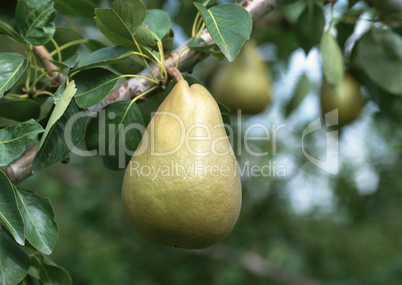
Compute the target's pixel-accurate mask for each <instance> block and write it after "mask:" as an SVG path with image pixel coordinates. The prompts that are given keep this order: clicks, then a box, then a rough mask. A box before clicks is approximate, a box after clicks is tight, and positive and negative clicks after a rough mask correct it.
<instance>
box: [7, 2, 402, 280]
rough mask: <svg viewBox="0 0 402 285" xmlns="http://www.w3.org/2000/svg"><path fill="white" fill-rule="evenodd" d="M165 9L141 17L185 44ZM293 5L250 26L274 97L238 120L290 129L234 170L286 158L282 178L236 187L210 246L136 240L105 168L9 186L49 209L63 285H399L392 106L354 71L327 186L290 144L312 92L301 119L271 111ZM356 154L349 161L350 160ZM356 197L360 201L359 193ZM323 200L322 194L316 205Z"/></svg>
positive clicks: (64, 171)
mask: <svg viewBox="0 0 402 285" xmlns="http://www.w3.org/2000/svg"><path fill="white" fill-rule="evenodd" d="M104 2H107V1H104ZM173 2H174V3H173ZM173 2H172V1H157V0H149V1H144V3H146V5H147V7H148V8H166V5H168V4H169V3H170V5H171V4H172V3H173V4H175V5H177V7H178V10H177V11H176V12H177V14H175V15H171V16H172V18H173V20H174V21H175V23H176V24H177V25H180V26H181V28H182V29H183V30H184V32H185V33H189V32H190V29H191V24H192V21H193V18H194V17H193V16H194V15H195V13H196V10H195V8H194V7H193V6H192V4H191V5H190V2H188V3H187V2H186V1H173ZM301 2H303V1H297V3H295V4H293V5H294V9H287V8H286V7H282V6H279V7H278V9H277V10H276V11H274V12H273V13H272V14H271V16H269V17H268V18H264V19H262V20H261V21H260V22H258V23H256V25H255V27H256V30H255V31H254V37H255V38H256V39H257V41H258V42H259V43H260V44H267V43H268V44H271V45H275V46H277V47H276V54H275V56H276V57H275V60H274V61H275V62H273V66H272V67H273V73H274V77H275V79H276V85H275V87H276V88H277V90H280V91H277V92H276V93H275V98H274V105H273V106H272V107H271V108H270V109H269V110H266V112H264V113H263V114H260V115H258V116H255V117H243V119H242V121H241V124H245V125H247V124H248V123H252V122H263V123H264V124H267V125H269V124H271V123H281V122H286V123H287V125H288V127H289V128H290V129H288V131H286V132H285V136H281V137H280V138H279V139H278V147H277V148H278V154H277V156H274V157H273V156H268V157H265V158H262V159H261V158H255V157H254V158H251V157H248V156H247V155H246V154H244V153H243V154H242V155H239V163H240V165H241V166H243V165H244V163H245V161H251V162H252V163H253V164H257V165H265V164H266V163H267V161H269V160H271V159H278V157H279V158H280V157H290V158H291V162H289V169H287V171H288V172H287V176H285V177H255V178H251V177H243V183H242V185H243V206H242V212H241V214H240V217H239V221H238V223H237V225H236V226H235V228H234V230H233V232H232V233H231V234H230V235H229V236H228V237H227V238H225V239H224V240H223V242H222V243H221V244H219V245H217V246H215V247H213V248H212V249H208V250H204V251H188V250H182V249H176V248H167V247H161V246H157V245H154V244H152V243H150V242H148V241H147V240H146V239H144V238H143V237H141V236H140V235H139V234H138V233H137V232H136V231H135V230H134V229H133V228H132V227H131V225H130V224H129V222H128V220H127V218H126V217H125V214H124V211H123V207H122V204H121V200H120V199H121V198H120V192H121V183H122V178H123V174H124V173H123V172H121V171H120V172H114V171H110V170H107V169H105V168H104V166H103V163H102V160H101V158H100V157H92V158H82V157H77V156H74V155H72V156H71V162H70V163H69V164H68V165H63V164H57V165H55V166H54V167H51V168H49V169H46V170H44V171H41V172H39V173H38V174H36V175H35V176H33V177H31V178H29V179H28V180H26V181H24V182H23V183H21V185H20V186H21V187H22V188H28V189H31V190H35V191H37V192H38V193H39V194H41V195H42V196H44V197H48V198H49V199H50V201H51V202H52V204H53V206H54V209H55V214H56V222H57V223H58V225H59V230H60V236H59V240H58V242H57V244H56V247H55V250H54V253H53V254H52V256H51V258H52V260H54V261H55V262H56V263H57V264H60V265H62V266H63V267H65V268H66V269H67V270H68V271H69V272H70V273H71V276H72V278H73V282H74V284H91V285H92V284H119V285H120V284H121V285H125V284H127V285H129V284H144V285H147V284H174V285H180V284H189V283H191V284H239V285H240V284H245V283H247V284H273V285H275V284H301V285H302V284H313V283H308V282H309V280H316V281H317V283H318V284H326V285H360V284H365V285H397V284H401V280H402V254H401V253H402V239H401V236H402V227H401V225H402V175H401V171H402V147H401V143H400V142H401V139H402V135H401V119H400V118H401V117H400V114H401V110H402V104H401V97H397V96H395V95H389V94H388V93H386V92H385V91H383V90H381V89H380V88H379V87H378V86H376V85H375V84H374V83H373V82H371V81H370V80H369V79H368V78H367V77H366V76H365V75H364V74H363V73H362V72H361V70H360V74H363V75H362V76H361V78H359V80H360V82H361V83H364V84H365V88H366V89H367V90H366V91H367V96H368V97H369V98H370V99H372V100H373V102H372V103H370V104H369V105H368V106H367V107H366V109H365V111H364V112H363V114H362V116H361V118H360V119H359V120H358V121H357V122H355V123H353V124H352V125H350V126H347V127H345V129H343V130H340V133H339V135H340V137H341V140H340V148H341V150H342V152H341V155H340V165H341V168H340V173H338V174H337V175H336V176H331V175H330V174H327V173H325V172H323V171H321V170H319V169H317V168H316V167H315V166H314V165H313V164H311V163H310V162H309V161H308V160H307V159H306V158H305V157H304V156H303V153H302V152H301V148H300V147H301V145H300V144H301V142H300V138H301V134H302V132H303V130H304V129H305V128H306V126H307V125H308V124H309V123H310V122H311V121H312V120H310V119H311V118H312V117H314V115H317V117H318V116H319V114H318V113H317V110H315V111H312V112H310V111H305V110H309V109H306V106H315V107H316V109H317V108H318V101H317V100H318V93H317V90H312V91H311V92H310V94H309V95H307V97H306V99H305V100H307V102H310V103H309V104H310V105H306V102H304V103H303V102H302V103H301V105H300V107H299V109H301V110H303V111H299V112H298V111H297V110H295V113H292V114H290V117H289V118H286V119H285V118H284V115H283V110H282V109H283V106H285V105H286V100H287V98H286V96H285V95H286V94H288V93H290V91H291V90H290V89H291V87H292V84H289V83H292V82H296V81H297V80H296V78H293V77H292V78H288V77H286V75H285V74H283V72H282V69H283V68H287V67H288V64H289V61H290V57H291V54H292V53H293V52H295V50H296V48H297V47H298V44H297V42H296V38H295V35H294V25H295V22H296V20H297V18H298V16H299V15H300V13H301V9H300V7H301V6H302V5H301ZM344 2H345V1H344ZM354 2H356V1H354ZM180 4H181V5H180ZM362 5H364V4H363V3H362ZM183 15H184V16H183ZM79 21H80V20H77V21H75V20H73V19H67V22H68V23H69V25H71V26H79V25H80V22H79ZM347 28H348V29H350V28H351V27H349V26H348V27H347ZM345 41H346V40H342V46H343V44H344V42H345ZM0 49H1V46H0ZM215 64H216V63H215ZM356 66H357V67H355V68H357V69H358V65H356ZM205 70H209V71H208V72H207V73H206V74H202V72H201V71H200V70H197V72H198V73H200V74H198V75H199V77H201V78H202V79H205V78H207V77H208V76H211V74H212V73H211V72H210V70H211V67H209V69H208V67H207V66H206V68H205ZM316 85H317V84H316ZM283 86H285V87H283ZM281 92H282V93H281ZM380 95H381V96H380ZM281 108H282V109H281ZM303 108H305V109H303ZM314 112H315V113H314ZM235 121H236V118H232V122H235ZM232 126H236V123H233V124H232ZM237 135H239V134H237ZM319 135H323V134H322V133H320V134H317V136H319ZM306 140H307V142H308V146H307V148H308V149H309V150H312V149H314V141H317V137H310V138H306ZM235 141H236V140H235ZM350 141H352V142H355V141H356V142H355V144H354V145H353V143H352V144H351V143H350ZM264 143H265V144H264ZM270 146H271V145H269V146H267V145H266V142H260V141H256V142H255V143H253V147H256V148H258V149H260V150H264V149H265V148H267V149H268V148H269V151H270V150H271V149H270ZM356 148H357V149H358V150H359V151H360V152H361V155H360V156H358V155H356V154H354V150H355V149H356ZM356 161H357V162H356ZM365 167H366V168H367V167H369V169H370V171H371V172H369V173H368V174H366V175H363V176H362V178H361V179H363V181H360V180H361V179H360V180H359V179H357V178H358V177H357V174H358V173H359V171H360V170H362V169H365ZM370 175H371V177H370ZM357 181H360V182H359V183H363V186H359V183H357ZM365 182H366V184H364V183H365ZM367 183H368V185H367ZM364 185H366V186H364ZM365 187H366V188H368V189H371V190H370V191H367V192H364V189H365ZM306 188H309V189H310V191H309V192H305V189H306ZM323 192H325V193H329V194H328V195H327V196H322V195H321V193H323ZM295 193H298V195H297V197H302V198H301V199H300V200H298V199H297V197H295ZM303 199H305V200H310V202H307V206H305V208H304V210H300V207H302V206H301V205H302V204H306V202H305V201H303ZM302 208H303V207H302ZM255 255H257V256H258V257H256V256H255ZM306 279H307V280H306ZM302 282H305V283H302Z"/></svg>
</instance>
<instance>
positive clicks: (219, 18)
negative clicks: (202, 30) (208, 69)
mask: <svg viewBox="0 0 402 285" xmlns="http://www.w3.org/2000/svg"><path fill="white" fill-rule="evenodd" d="M194 5H195V6H196V7H197V9H198V11H199V12H200V14H201V16H202V18H203V20H204V22H205V24H206V26H207V29H208V31H209V33H210V35H211V37H212V38H213V40H214V41H215V43H216V44H217V45H218V46H219V48H220V49H221V50H222V52H223V54H224V55H225V56H226V58H227V59H228V60H229V61H230V62H231V61H233V60H234V59H235V57H236V56H237V54H238V53H239V51H240V49H241V47H242V46H243V44H244V42H245V41H246V40H248V39H249V38H250V33H251V28H252V21H251V17H250V14H249V13H248V12H247V10H246V9H244V8H243V7H241V6H239V5H236V4H223V5H218V6H214V7H212V8H210V9H208V10H207V9H206V8H205V7H204V6H203V5H202V4H200V3H194Z"/></svg>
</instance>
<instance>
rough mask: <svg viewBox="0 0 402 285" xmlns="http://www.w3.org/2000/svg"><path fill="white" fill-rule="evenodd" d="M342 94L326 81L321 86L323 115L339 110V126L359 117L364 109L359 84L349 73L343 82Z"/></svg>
mask: <svg viewBox="0 0 402 285" xmlns="http://www.w3.org/2000/svg"><path fill="white" fill-rule="evenodd" d="M342 90H343V91H342V94H340V95H339V94H338V93H336V92H335V91H334V89H333V88H332V87H331V86H330V85H329V83H328V82H327V81H326V80H325V79H324V80H323V82H322V85H321V111H322V114H323V115H325V114H326V113H328V112H330V111H333V110H334V109H338V122H339V125H346V124H349V123H351V122H353V121H354V120H355V119H356V118H357V117H359V115H360V112H361V110H362V109H363V107H364V103H365V101H364V98H363V96H362V94H361V92H360V85H359V83H358V82H357V81H356V80H355V79H354V78H353V77H352V76H351V75H350V74H348V73H346V74H345V76H344V78H343V82H342Z"/></svg>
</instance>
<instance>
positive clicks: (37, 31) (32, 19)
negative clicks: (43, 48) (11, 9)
mask: <svg viewBox="0 0 402 285" xmlns="http://www.w3.org/2000/svg"><path fill="white" fill-rule="evenodd" d="M53 6H54V3H53V1H49V0H20V1H18V2H17V8H16V10H15V20H16V24H17V29H18V31H19V32H20V34H21V35H22V37H23V39H24V41H25V42H26V43H28V44H31V45H35V46H40V45H44V44H46V43H47V42H48V41H49V40H50V39H51V38H52V37H53V35H54V32H55V30H56V28H55V25H54V19H55V18H56V10H55V9H54V8H53Z"/></svg>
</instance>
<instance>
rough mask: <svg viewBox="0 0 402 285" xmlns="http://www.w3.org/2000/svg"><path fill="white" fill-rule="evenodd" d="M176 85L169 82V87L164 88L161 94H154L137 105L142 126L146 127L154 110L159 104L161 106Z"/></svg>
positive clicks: (173, 82)
mask: <svg viewBox="0 0 402 285" xmlns="http://www.w3.org/2000/svg"><path fill="white" fill-rule="evenodd" d="M175 84H176V81H174V80H171V81H170V83H169V85H168V86H167V87H166V89H165V90H164V91H163V92H159V93H158V94H155V95H154V96H150V97H148V98H147V100H145V101H144V102H141V104H138V105H137V106H138V109H140V111H141V115H142V117H143V119H144V123H145V124H144V125H145V126H148V125H149V122H150V121H151V119H152V116H153V113H154V112H156V110H157V109H158V108H159V106H160V104H162V102H163V100H165V98H166V97H167V96H168V95H169V93H170V91H172V89H173V87H174V85H175Z"/></svg>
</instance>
